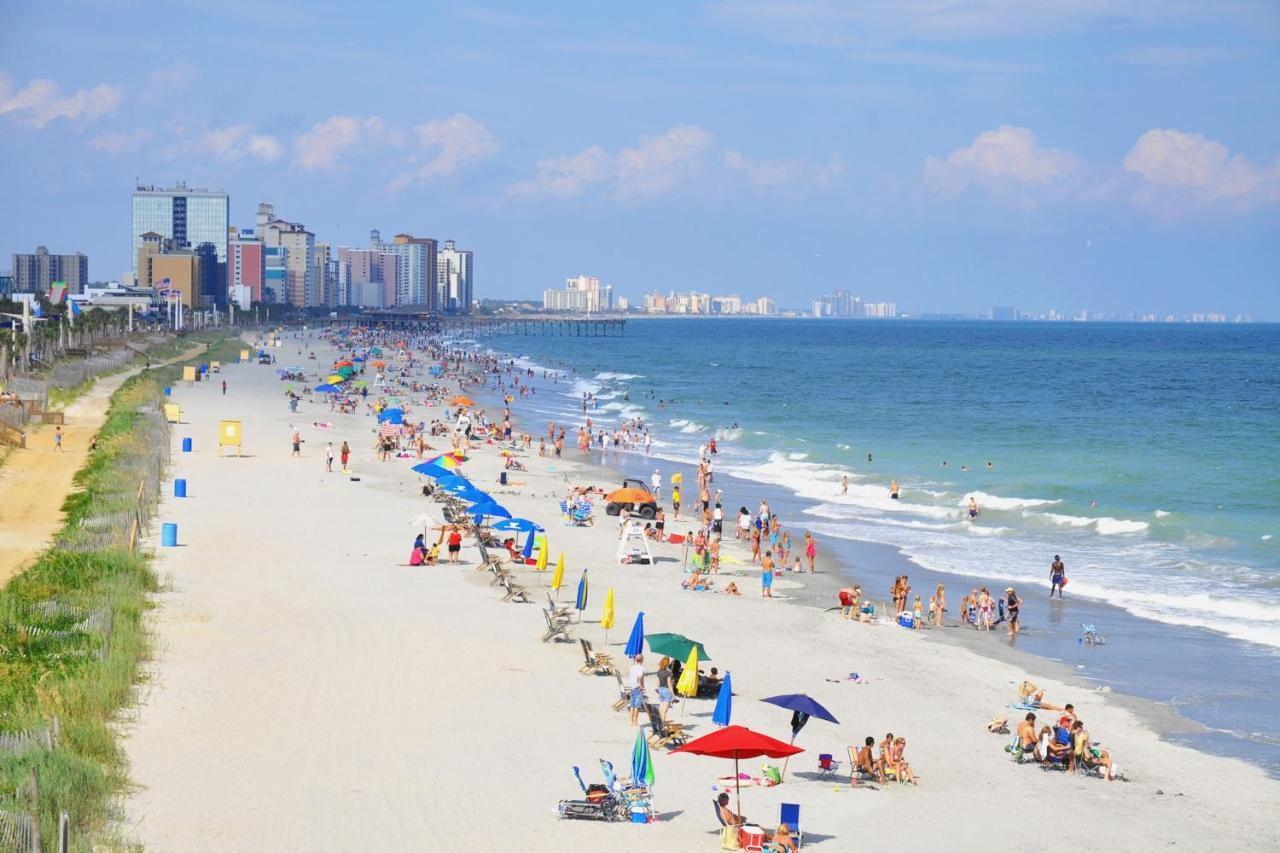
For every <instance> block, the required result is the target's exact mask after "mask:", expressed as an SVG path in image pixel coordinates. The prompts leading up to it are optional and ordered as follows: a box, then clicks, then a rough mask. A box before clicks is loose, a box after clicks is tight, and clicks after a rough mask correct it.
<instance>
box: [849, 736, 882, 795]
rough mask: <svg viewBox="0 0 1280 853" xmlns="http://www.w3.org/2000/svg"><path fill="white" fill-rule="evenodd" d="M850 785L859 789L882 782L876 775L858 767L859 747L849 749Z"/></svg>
mask: <svg viewBox="0 0 1280 853" xmlns="http://www.w3.org/2000/svg"><path fill="white" fill-rule="evenodd" d="M848 752H849V784H850V785H853V786H854V787H859V786H861V785H863V784H864V783H875V782H879V781H880V780H879V779H877V778H876V777H875V775H873V774H871V773H868V772H867V771H865V770H863V769H862V768H861V767H859V766H858V749H857V747H853V746H851V747H849V749H848Z"/></svg>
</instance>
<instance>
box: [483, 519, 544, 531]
mask: <svg viewBox="0 0 1280 853" xmlns="http://www.w3.org/2000/svg"><path fill="white" fill-rule="evenodd" d="M493 529H494V530H514V531H515V532H517V533H530V532H532V533H542V532H543V531H544V530H545V528H544V527H543V526H542V525H541V524H538V523H537V522H536V521H530V520H529V519H527V518H504V519H502V521H498V522H495V523H494V525H493Z"/></svg>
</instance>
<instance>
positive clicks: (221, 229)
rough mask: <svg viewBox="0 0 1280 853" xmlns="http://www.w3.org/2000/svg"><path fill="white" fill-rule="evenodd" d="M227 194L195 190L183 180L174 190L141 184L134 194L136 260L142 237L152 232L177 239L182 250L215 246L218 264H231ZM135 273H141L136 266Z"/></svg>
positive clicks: (134, 245)
mask: <svg viewBox="0 0 1280 853" xmlns="http://www.w3.org/2000/svg"><path fill="white" fill-rule="evenodd" d="M228 207H229V201H228V198H227V194H226V193H225V192H221V191H215V190H208V189H193V188H191V187H188V186H187V185H186V184H185V183H182V182H181V181H179V182H178V184H177V186H175V187H172V188H165V187H155V186H152V185H146V186H144V185H142V184H138V185H137V188H136V189H135V190H134V192H133V234H132V238H131V239H132V240H133V258H134V261H135V263H136V262H137V259H138V250H139V249H141V248H142V235H143V234H145V233H148V232H151V233H153V234H159V235H160V236H161V237H164V238H167V239H170V240H173V241H174V243H175V247H176V249H177V250H178V251H185V250H194V249H195V247H197V246H199V245H200V244H201V243H212V244H213V247H214V251H215V252H216V253H217V256H218V261H219V262H221V263H224V264H225V263H226V262H227V226H228V225H229V224H230V219H229V218H228ZM134 272H135V273H137V272H138V270H137V268H136V267H135V268H134Z"/></svg>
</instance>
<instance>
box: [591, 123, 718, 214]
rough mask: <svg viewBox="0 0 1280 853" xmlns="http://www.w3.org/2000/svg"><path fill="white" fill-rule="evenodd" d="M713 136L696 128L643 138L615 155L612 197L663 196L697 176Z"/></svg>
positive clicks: (689, 127) (693, 126)
mask: <svg viewBox="0 0 1280 853" xmlns="http://www.w3.org/2000/svg"><path fill="white" fill-rule="evenodd" d="M713 141H714V137H713V136H712V135H711V134H710V133H708V132H707V131H705V130H703V129H702V128H700V127H698V126H696V125H681V126H679V127H673V128H671V129H670V130H668V131H667V132H666V133H664V134H662V135H660V136H649V137H645V138H644V139H642V140H641V141H640V144H639V145H637V146H636V147H634V148H623V149H622V150H621V151H619V152H618V156H617V184H616V188H615V195H617V197H618V198H620V199H628V198H651V197H653V196H658V195H665V194H666V193H669V192H671V191H672V190H674V189H676V188H677V187H679V186H680V185H681V184H683V183H684V182H685V181H686V180H688V179H689V178H691V177H692V176H693V175H695V174H697V172H698V171H699V170H700V168H701V166H702V157H703V155H704V154H705V153H706V152H707V150H708V149H709V148H710V147H711V143H712V142H713Z"/></svg>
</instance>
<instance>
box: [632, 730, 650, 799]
mask: <svg viewBox="0 0 1280 853" xmlns="http://www.w3.org/2000/svg"><path fill="white" fill-rule="evenodd" d="M631 784H632V785H644V786H646V787H648V786H650V785H652V784H653V762H652V761H650V760H649V742H648V741H647V740H645V739H644V730H643V729H637V730H636V745H635V747H634V748H633V749H632V750H631Z"/></svg>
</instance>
